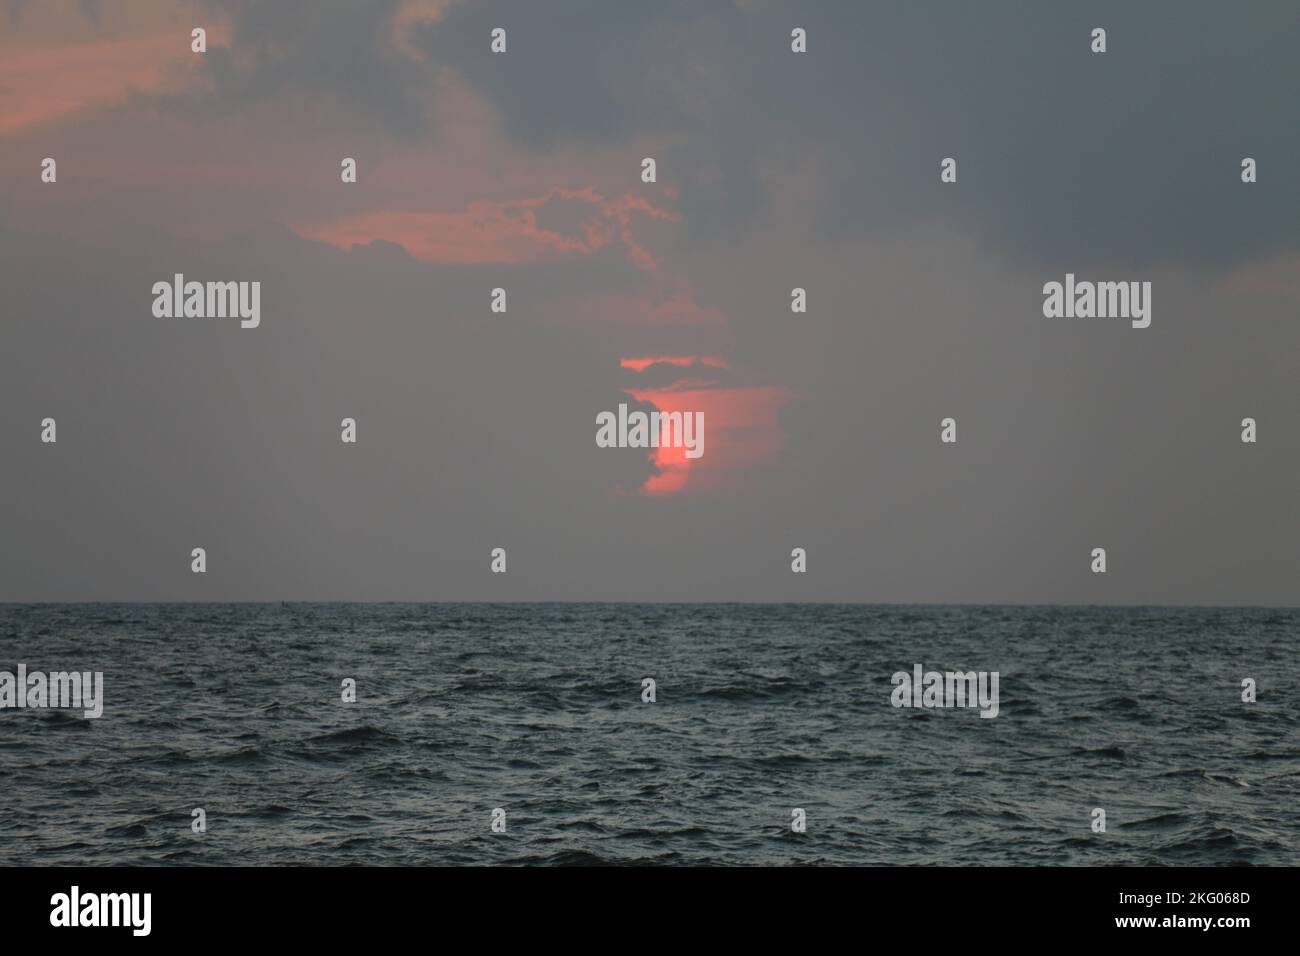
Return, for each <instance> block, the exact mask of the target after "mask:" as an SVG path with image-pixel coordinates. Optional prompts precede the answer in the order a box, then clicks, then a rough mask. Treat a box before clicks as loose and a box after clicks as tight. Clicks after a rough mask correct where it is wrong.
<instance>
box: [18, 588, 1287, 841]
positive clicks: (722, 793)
mask: <svg viewBox="0 0 1300 956" xmlns="http://www.w3.org/2000/svg"><path fill="white" fill-rule="evenodd" d="M1297 634H1300V611H1296V610H1268V609H1190V608H1188V609H1161V608H1110V609H1107V608H1053V607H1031V608H1025V607H919V606H918V607H903V606H897V607H890V606H867V605H813V604H803V605H797V604H795V605H777V604H768V605H722V604H711V605H662V604H659V605H636V604H501V605H485V604H478V605H472V604H465V605H454V604H439V605H422V604H292V605H279V604H277V605H266V604H261V605H251V604H249V605H239V604H229V605H222V604H195V605H85V604H81V605H13V604H11V605H0V670H8V671H10V672H14V671H15V670H16V667H17V665H18V664H19V663H24V664H26V665H27V667H28V670H29V671H57V670H71V669H76V670H83V671H84V670H90V671H95V670H99V671H103V672H104V685H105V686H104V697H105V704H104V714H103V717H102V718H100V719H98V720H87V719H84V718H83V717H82V716H81V714H80V712H70V711H53V710H45V711H41V710H30V709H21V710H19V709H5V710H0V777H2V778H3V780H4V788H3V798H0V864H4V865H15V864H104V865H108V864H113V865H139V864H145V865H165V864H193V865H230V864H246V865H247V864H253V865H259V864H267V865H279V864H299V865H343V864H390V865H394V864H395V865H413V866H425V865H439V864H533V863H537V864H563V863H653V864H726V865H733V864H734V865H787V864H834V865H881V864H886V865H887V864H958V865H972V864H1068V865H1096V864H1103V865H1105V864H1173V865H1178V864H1210V865H1218V864H1222V865H1235V864H1268V865H1295V864H1297V863H1300V838H1298V836H1297V834H1298V833H1300V799H1297V788H1298V787H1300V700H1298V698H1297V694H1296V691H1297V680H1296V676H1297V666H1296V637H1297ZM917 663H920V664H923V665H924V666H925V668H926V669H934V670H963V671H964V670H987V671H998V672H999V674H1000V697H1001V700H1000V713H999V715H998V716H997V717H996V718H994V719H981V718H980V717H979V715H978V712H977V711H976V710H959V709H948V710H921V709H910V708H895V707H893V706H891V703H890V696H891V692H892V691H893V685H892V684H891V682H890V677H891V675H892V674H893V673H894V672H896V671H900V670H902V671H909V672H910V671H911V670H912V668H913V665H915V664H917ZM645 677H653V678H654V679H655V681H656V682H657V690H656V695H657V700H656V702H654V703H643V702H642V700H641V688H642V683H641V682H642V679H643V678H645ZM1247 677H1249V678H1253V679H1254V680H1255V681H1256V682H1257V685H1258V695H1259V698H1258V701H1257V702H1255V703H1253V704H1248V703H1243V702H1242V700H1241V681H1242V679H1243V678H1247ZM344 678H353V679H355V680H356V682H357V694H358V700H357V702H356V703H355V704H347V703H343V702H342V700H341V690H340V685H341V682H342V681H343V680H344ZM197 807H201V808H203V809H204V810H205V811H206V817H207V832H206V833H203V834H195V833H193V832H192V830H191V811H192V810H193V809H194V808H197ZM498 807H500V808H502V809H504V810H505V812H506V831H505V832H504V833H493V832H492V831H491V827H490V823H491V818H492V811H493V810H494V808H498ZM796 807H797V808H802V809H804V810H805V812H806V816H807V832H806V833H794V832H792V830H791V827H790V822H791V810H792V809H793V808H796ZM1095 807H1101V808H1103V809H1104V810H1105V811H1106V824H1107V829H1106V832H1105V833H1093V832H1092V830H1091V821H1092V816H1091V812H1092V810H1093V808H1095Z"/></svg>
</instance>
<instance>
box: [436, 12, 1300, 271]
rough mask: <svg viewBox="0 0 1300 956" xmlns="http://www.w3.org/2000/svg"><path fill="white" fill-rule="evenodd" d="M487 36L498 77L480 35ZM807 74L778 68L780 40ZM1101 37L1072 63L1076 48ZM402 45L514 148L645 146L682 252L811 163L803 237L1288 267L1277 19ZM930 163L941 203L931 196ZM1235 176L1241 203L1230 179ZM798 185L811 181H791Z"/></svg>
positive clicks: (764, 16)
mask: <svg viewBox="0 0 1300 956" xmlns="http://www.w3.org/2000/svg"><path fill="white" fill-rule="evenodd" d="M497 25H499V26H504V27H506V28H507V29H508V30H509V33H510V37H511V46H510V52H509V54H508V55H506V56H491V55H489V54H488V53H487V52H486V51H487V35H488V31H489V29H490V28H491V27H492V26H497ZM795 25H798V26H802V27H804V28H805V29H807V30H808V34H809V51H810V52H809V53H808V54H806V55H804V56H796V55H794V54H792V53H791V52H790V50H789V34H790V30H791V28H792V27H793V26H795ZM1096 26H1101V27H1104V28H1105V29H1106V30H1107V31H1108V45H1109V48H1108V52H1107V53H1105V54H1104V55H1094V54H1093V53H1092V52H1091V51H1090V49H1089V43H1090V32H1091V29H1092V28H1093V27H1096ZM422 43H423V44H424V46H425V47H426V48H427V49H428V50H430V51H431V52H432V53H433V54H434V55H435V56H436V57H438V58H439V60H440V61H442V62H446V63H450V64H453V65H454V66H456V67H457V68H458V69H459V70H460V71H461V72H463V73H464V75H465V76H466V77H467V78H468V79H469V80H470V82H471V83H472V84H473V86H474V87H475V88H476V89H480V90H483V91H485V92H487V93H489V94H490V95H491V96H492V97H493V100H494V102H496V103H497V105H498V106H499V107H500V109H501V111H502V113H503V115H504V116H505V118H506V121H507V123H508V124H509V127H510V129H511V130H512V131H513V132H514V133H515V134H516V135H517V136H518V137H520V138H521V140H523V141H524V142H526V143H530V144H546V143H548V142H552V141H554V140H556V139H558V138H562V137H567V136H574V135H576V136H582V137H588V138H593V139H597V138H598V139H610V140H616V141H628V140H631V139H633V138H635V137H637V136H646V135H651V136H653V135H662V136H663V137H664V138H665V141H666V142H665V159H664V160H663V161H662V165H661V177H662V178H663V180H664V181H667V182H672V183H676V184H679V185H681V186H682V187H683V190H684V193H683V195H684V201H683V209H684V211H685V212H686V218H687V222H688V224H689V225H690V227H691V228H692V229H693V230H694V231H695V233H696V235H697V236H700V237H702V238H721V237H728V236H733V237H734V235H736V234H737V233H738V232H739V231H742V230H743V229H745V228H749V227H752V226H753V224H754V223H755V220H756V216H757V215H758V213H760V212H761V211H762V209H763V208H764V203H765V197H764V195H763V190H762V189H761V188H760V186H759V181H760V180H759V176H758V173H757V170H759V169H761V168H762V167H763V166H764V165H765V164H768V163H770V162H771V161H772V160H773V159H774V157H777V156H779V155H782V154H783V153H784V152H785V151H787V150H793V151H795V152H799V151H806V152H807V153H809V154H813V155H826V156H827V157H829V158H831V159H832V160H833V162H831V163H830V164H829V165H828V167H827V169H826V173H827V174H828V175H830V176H831V178H830V179H829V180H828V181H827V182H826V183H825V184H824V188H822V189H817V190H809V185H810V184H807V183H801V182H798V181H795V182H790V183H789V184H788V186H787V187H786V188H789V189H791V190H804V191H811V192H814V194H815V197H816V198H815V202H816V203H817V204H818V208H817V209H816V212H817V213H818V214H819V224H820V232H819V234H820V235H821V236H822V238H825V239H830V240H833V239H834V237H835V236H836V235H840V234H843V233H861V232H863V231H867V232H874V233H887V232H889V231H890V230H894V229H898V228H902V227H906V226H907V225H909V224H912V223H917V222H927V221H932V220H935V219H942V220H947V221H949V222H951V223H952V224H954V225H956V226H960V227H961V228H963V229H965V230H968V231H973V232H977V233H979V234H982V235H986V236H988V238H989V239H990V240H991V241H994V242H996V243H997V244H999V245H1000V246H1002V247H1004V248H1006V249H1007V250H1008V252H1010V253H1011V254H1014V255H1016V256H1018V257H1021V258H1024V259H1026V260H1029V261H1033V262H1036V263H1038V264H1052V265H1055V264H1056V263H1073V264H1078V265H1080V266H1082V265H1084V264H1093V263H1102V262H1108V263H1127V264H1131V265H1133V266H1137V267H1147V266H1151V265H1158V264H1164V263H1182V264H1187V265H1192V266H1209V267H1216V268H1217V267H1222V266H1225V265H1229V264H1232V263H1236V262H1240V261H1243V260H1245V259H1248V258H1251V257H1254V256H1258V255H1263V254H1267V253H1270V252H1275V251H1277V250H1280V249H1294V248H1296V247H1297V241H1298V237H1297V228H1296V221H1297V220H1296V214H1297V210H1300V185H1297V178H1296V177H1295V176H1294V175H1293V174H1292V170H1291V166H1292V165H1293V157H1294V156H1295V155H1296V154H1297V152H1300V124H1297V123H1296V122H1295V118H1296V117H1295V109H1294V105H1293V104H1292V102H1291V101H1292V100H1293V98H1294V97H1293V96H1292V91H1294V90H1295V89H1296V88H1297V87H1298V86H1300V58H1297V57H1296V56H1295V51H1296V49H1297V48H1300V18H1297V17H1296V16H1295V7H1294V4H1293V3H1290V2H1287V0H1279V2H1273V3H1254V4H1248V5H1228V4H1222V3H1214V2H1187V0H1164V2H1153V3H1143V4H1133V3H1102V4H1091V5H1089V6H1088V7H1087V8H1070V9H1065V8H1062V7H1059V6H1053V5H1047V4H1030V3H1012V2H999V3H986V4H958V3H937V2H918V3H908V4H891V5H886V6H878V5H872V4H864V3H859V2H850V0H845V2H840V3H824V4H816V5H810V4H806V3H774V2H763V0H756V2H754V3H752V4H748V5H740V4H725V3H712V4H708V3H706V4H700V3H685V4H676V5H673V4H669V5H666V6H665V5H662V4H653V5H650V4H645V5H643V4H607V3H597V2H592V3H567V4H566V3H559V4H516V3H512V2H508V0H496V2H486V3H475V4H464V5H460V6H457V7H454V8H453V10H452V12H451V13H450V15H449V16H448V18H447V19H446V21H445V22H442V23H439V24H437V25H436V26H432V27H430V28H429V29H428V30H427V31H426V32H425V34H424V35H423V37H422ZM946 156H953V157H955V158H957V159H958V163H959V183H958V185H956V186H950V187H946V188H945V187H942V186H941V185H940V183H939V178H938V177H939V161H940V160H941V159H942V158H944V157H946ZM1244 156H1251V157H1254V158H1256V159H1257V160H1258V161H1259V162H1260V164H1261V166H1260V168H1261V178H1260V181H1259V183H1258V184H1256V185H1254V186H1251V187H1243V185H1242V184H1241V182H1240V180H1239V171H1240V165H1239V164H1240V161H1241V159H1242V157H1244ZM814 169H815V167H814Z"/></svg>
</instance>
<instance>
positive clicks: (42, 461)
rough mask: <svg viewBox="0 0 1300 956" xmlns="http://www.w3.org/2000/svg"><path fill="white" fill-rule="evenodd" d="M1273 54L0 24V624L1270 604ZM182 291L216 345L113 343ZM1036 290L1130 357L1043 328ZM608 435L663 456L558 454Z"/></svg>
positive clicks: (1283, 562) (452, 30)
mask: <svg viewBox="0 0 1300 956" xmlns="http://www.w3.org/2000/svg"><path fill="white" fill-rule="evenodd" d="M196 27H202V28H203V29H204V30H205V31H206V34H207V50H206V52H204V53H195V52H193V51H192V49H191V31H192V30H193V29H194V28H196ZM796 27H798V28H802V29H804V30H806V32H807V52H806V53H794V52H792V50H791V31H792V30H793V29H794V28H796ZM1097 27H1101V28H1104V29H1105V30H1106V37H1107V49H1106V52H1105V53H1094V52H1092V50H1091V45H1092V31H1093V29H1094V28H1097ZM495 28H502V29H504V30H505V31H506V38H507V45H506V52H505V53H501V54H497V53H493V52H492V51H491V49H490V44H491V32H492V30H493V29H495ZM1297 49H1300V13H1298V12H1297V9H1296V7H1295V5H1294V3H1291V2H1255V3H1249V4H1228V3H1217V2H1216V3H1204V2H1189V0H1178V2H1149V3H1142V4H1133V3H1127V2H1125V3H1119V2H1117V3H1089V4H1086V5H1085V4H1074V5H1068V6H1067V5H1060V4H1039V3H1031V2H1017V3H1011V2H991V3H981V4H968V3H957V2H929V0H920V2H909V3H902V2H899V3H881V4H863V3H859V2H847V0H846V2H824V3H817V2H802V3H777V2H765V0H744V2H742V0H716V2H705V0H682V2H676V0H664V2H658V3H653V4H634V3H608V2H597V0H547V2H495V0H400V2H398V0H394V2H367V3H364V4H363V3H355V2H339V3H327V2H311V3H306V2H303V3H295V2H276V3H206V2H179V3H169V4H166V5H162V4H157V3H153V2H149V0H139V2H137V0H117V2H111V0H105V2H102V3H101V2H91V0H82V2H72V0H67V2H62V0H50V2H41V3H36V2H12V0H10V2H8V3H7V4H3V5H0V285H2V287H3V296H2V297H0V303H2V304H0V447H3V449H4V452H3V455H2V456H0V502H3V504H2V505H0V600H5V601H35V600H68V601H96V600H122V601H136V600H175V601H195V600H213V601H218V600H250V601H261V600H429V601H455V600H466V601H469V600H474V601H492V600H502V601H524V600H650V601H677V600H682V601H749V600H754V601H864V602H896V603H911V602H927V603H929V602H933V603H967V602H969V603H1069V604H1221V605H1253V604H1263V605H1297V604H1300V507H1298V506H1297V497H1296V475H1297V473H1298V472H1300V398H1298V397H1297V387H1296V382H1297V381H1298V380H1300V376H1298V375H1297V363H1298V362H1300V324H1298V322H1297V320H1298V319H1300V227H1298V226H1297V223H1300V218H1298V215H1297V214H1298V213H1300V187H1298V186H1297V168H1296V157H1297V156H1300V123H1297V119H1298V118H1300V117H1298V115H1297V109H1296V103H1295V93H1296V90H1297V89H1298V88H1300V58H1298V57H1297V56H1296V55H1295V51H1296V50H1297ZM46 157H50V158H53V159H55V160H56V163H57V179H56V181H55V182H52V183H51V182H44V181H42V175H41V173H42V161H43V160H44V159H45V158H46ZM345 157H349V158H353V159H355V160H356V166H357V181H356V182H355V183H344V182H342V181H341V176H340V164H341V162H342V160H343V159H344V158H345ZM646 157H652V158H654V159H655V161H656V173H657V175H656V181H655V182H653V183H647V182H643V180H642V160H643V159H644V158H646ZM947 157H952V158H955V159H956V161H957V170H958V175H957V181H956V182H953V183H945V182H941V179H940V163H941V161H942V160H943V159H945V158H947ZM1243 157H1251V158H1254V159H1255V160H1256V162H1257V164H1258V181H1257V182H1254V183H1249V184H1247V183H1243V182H1242V181H1241V161H1242V159H1243ZM176 273H183V274H184V275H185V276H186V278H187V279H193V280H198V281H258V282H260V283H261V322H260V325H259V326H258V327H257V328H255V329H243V328H240V325H239V322H238V321H237V320H231V319H222V318H193V317H191V318H175V317H173V318H161V317H157V316H155V315H154V314H153V311H152V308H151V306H152V303H153V299H154V296H153V294H152V291H151V290H152V287H153V285H154V283H155V282H158V281H166V282H170V281H171V279H172V276H173V275H174V274H176ZM1067 273H1073V274H1075V275H1076V276H1078V278H1079V279H1081V280H1083V279H1088V280H1093V281H1144V282H1145V281H1149V282H1150V283H1151V284H1152V285H1151V288H1152V322H1151V325H1150V327H1149V328H1145V329H1135V328H1132V327H1131V325H1130V324H1129V322H1127V321H1125V320H1122V319H1096V318H1094V319H1053V318H1047V317H1045V316H1044V314H1043V310H1042V305H1043V292H1042V289H1043V285H1044V283H1046V282H1050V281H1064V278H1065V276H1066V274H1067ZM796 287H798V288H803V289H805V290H806V292H807V311H806V312H802V313H799V312H792V310H791V290H792V289H794V288H796ZM496 288H502V289H505V290H506V294H507V310H506V311H505V312H504V313H499V312H493V311H492V310H491V308H490V303H491V297H492V290H493V289H496ZM620 403H626V404H628V405H629V406H630V407H631V408H632V409H634V410H635V409H641V410H644V411H652V410H656V409H657V410H660V411H674V410H681V411H702V412H703V413H704V420H705V447H706V451H705V454H704V455H703V456H702V457H701V458H699V459H693V460H688V459H686V458H685V456H684V455H683V454H682V453H681V451H680V450H679V449H657V450H656V449H637V448H601V447H598V446H597V444H596V441H595V437H596V430H597V429H596V421H597V415H598V414H599V413H601V412H602V411H616V410H617V408H618V406H619V404H620ZM47 417H50V418H53V419H55V421H56V422H57V442H55V443H53V444H49V443H44V442H42V441H41V430H42V428H41V422H42V420H43V419H45V418H47ZM345 417H350V418H353V419H355V420H356V422H357V442H356V443H355V444H345V443H343V442H342V441H340V431H341V429H340V422H341V420H342V419H343V418H345ZM948 417H952V418H954V419H955V420H956V422H957V441H956V442H955V443H943V442H941V441H940V422H941V420H943V419H945V418H948ZM1246 417H1251V418H1254V419H1255V420H1256V422H1257V427H1258V440H1257V442H1255V443H1253V444H1246V443H1243V442H1242V441H1241V430H1242V428H1241V422H1242V419H1243V418H1246ZM196 547H202V548H204V549H205V550H206V552H207V571H206V573H204V574H194V573H192V571H191V552H192V549H193V548H196ZM1099 547H1100V548H1105V549H1106V554H1107V570H1106V573H1104V574H1095V573H1093V572H1092V570H1091V566H1092V561H1093V559H1092V551H1093V549H1094V548H1099ZM494 548H504V549H505V550H506V553H507V571H506V573H504V574H495V573H492V571H491V570H490V562H491V552H492V550H493V549H494ZM794 548H803V549H805V551H806V553H807V571H806V573H801V574H796V573H793V572H792V570H791V551H792V549H794Z"/></svg>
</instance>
